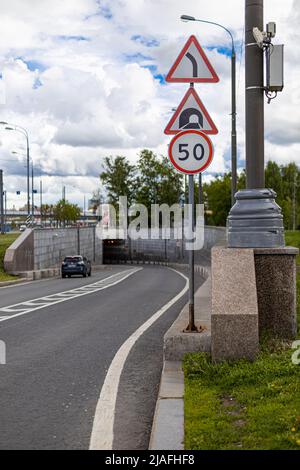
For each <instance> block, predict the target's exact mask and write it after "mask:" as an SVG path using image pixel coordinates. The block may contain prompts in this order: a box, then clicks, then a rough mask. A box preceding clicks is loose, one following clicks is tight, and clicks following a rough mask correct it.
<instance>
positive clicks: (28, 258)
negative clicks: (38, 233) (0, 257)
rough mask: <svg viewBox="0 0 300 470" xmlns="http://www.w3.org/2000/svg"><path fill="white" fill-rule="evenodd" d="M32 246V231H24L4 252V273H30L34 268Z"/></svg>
mask: <svg viewBox="0 0 300 470" xmlns="http://www.w3.org/2000/svg"><path fill="white" fill-rule="evenodd" d="M33 246H34V237H33V230H31V229H26V230H25V232H23V233H22V234H21V235H20V236H19V237H18V238H17V240H15V241H14V243H13V244H12V245H11V246H10V247H9V248H8V249H7V250H6V252H5V256H4V269H5V271H6V272H8V273H15V272H18V271H32V270H33V266H34V256H33V251H34V250H33Z"/></svg>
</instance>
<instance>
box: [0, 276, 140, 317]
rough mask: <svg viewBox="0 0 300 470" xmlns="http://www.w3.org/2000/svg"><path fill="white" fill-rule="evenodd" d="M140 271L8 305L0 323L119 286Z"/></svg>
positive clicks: (0, 314) (4, 308) (0, 311)
mask: <svg viewBox="0 0 300 470" xmlns="http://www.w3.org/2000/svg"><path fill="white" fill-rule="evenodd" d="M141 269H143V268H134V269H128V270H126V271H125V272H124V271H122V272H119V273H116V274H113V275H112V276H109V277H106V278H104V279H101V280H100V281H97V282H94V283H93V284H88V285H86V286H82V287H77V288H76V289H71V290H67V291H64V292H59V293H57V294H52V295H47V296H46V297H40V298H37V299H33V300H28V301H26V302H20V303H18V304H14V305H8V306H7V307H1V308H0V322H3V321H6V320H10V319H11V318H15V317H19V316H21V315H25V314H26V313H30V312H34V311H35V310H40V309H42V308H46V307H49V306H50V305H55V304H59V303H61V302H66V301H67V300H72V299H76V297H82V296H83V295H88V294H93V293H94V292H98V291H100V290H103V289H107V288H108V287H112V286H115V285H116V284H119V282H122V281H124V280H125V279H127V278H128V277H129V276H132V274H135V273H137V272H138V271H140V270H141ZM2 314H3V315H2Z"/></svg>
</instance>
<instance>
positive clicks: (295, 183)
mask: <svg viewBox="0 0 300 470" xmlns="http://www.w3.org/2000/svg"><path fill="white" fill-rule="evenodd" d="M296 195H297V173H295V175H294V193H293V230H294V231H295V230H296V226H297V211H296V201H297V198H296Z"/></svg>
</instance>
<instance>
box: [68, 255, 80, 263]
mask: <svg viewBox="0 0 300 470" xmlns="http://www.w3.org/2000/svg"><path fill="white" fill-rule="evenodd" d="M65 261H69V262H74V261H75V262H76V261H82V257H81V256H67V257H66V258H65Z"/></svg>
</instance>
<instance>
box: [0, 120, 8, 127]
mask: <svg viewBox="0 0 300 470" xmlns="http://www.w3.org/2000/svg"><path fill="white" fill-rule="evenodd" d="M0 125H1V126H8V122H5V121H0Z"/></svg>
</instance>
